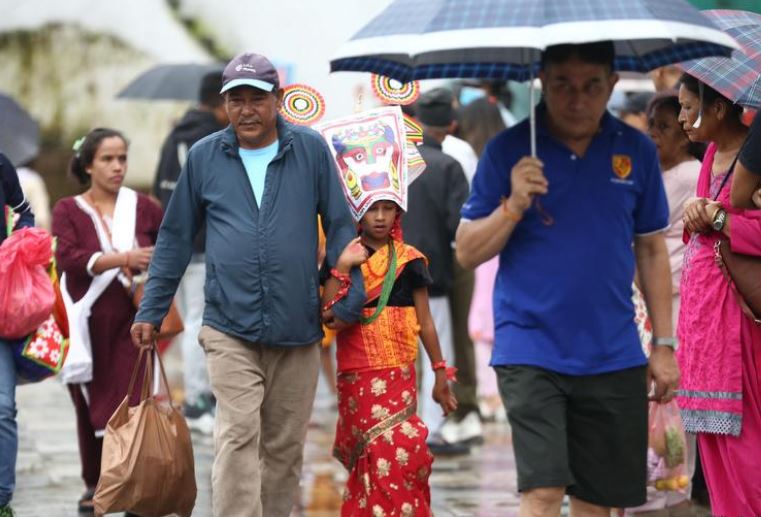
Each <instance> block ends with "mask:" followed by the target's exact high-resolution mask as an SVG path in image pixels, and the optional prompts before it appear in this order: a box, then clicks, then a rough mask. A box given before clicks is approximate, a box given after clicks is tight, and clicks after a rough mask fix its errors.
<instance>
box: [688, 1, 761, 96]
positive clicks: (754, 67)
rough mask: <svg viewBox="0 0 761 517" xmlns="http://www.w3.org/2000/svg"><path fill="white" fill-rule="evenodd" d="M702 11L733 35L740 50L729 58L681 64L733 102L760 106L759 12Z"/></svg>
mask: <svg viewBox="0 0 761 517" xmlns="http://www.w3.org/2000/svg"><path fill="white" fill-rule="evenodd" d="M703 14H705V15H706V16H707V17H708V18H710V19H711V20H712V21H713V22H714V23H715V24H716V25H718V26H719V27H720V28H721V29H722V30H724V31H725V32H726V33H727V34H729V35H730V36H732V37H733V38H735V40H737V42H738V43H739V44H740V46H741V49H740V50H735V51H734V52H732V57H731V58H725V57H706V58H702V59H697V60H693V61H688V62H686V63H682V64H680V67H681V68H682V69H683V70H684V71H685V72H687V73H688V74H690V75H692V76H693V77H696V78H697V79H700V81H702V82H704V83H705V84H707V85H709V86H710V87H711V88H713V89H714V90H716V91H718V92H720V93H721V94H722V95H724V96H725V97H726V98H728V99H729V100H731V101H732V102H735V103H737V104H740V105H742V106H750V107H753V108H761V14H756V13H751V12H747V11H731V10H724V9H718V10H713V11H703Z"/></svg>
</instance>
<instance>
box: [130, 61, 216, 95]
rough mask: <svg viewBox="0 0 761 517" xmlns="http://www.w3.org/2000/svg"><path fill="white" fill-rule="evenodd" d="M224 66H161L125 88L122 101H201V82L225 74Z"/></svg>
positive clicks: (155, 67) (192, 64)
mask: <svg viewBox="0 0 761 517" xmlns="http://www.w3.org/2000/svg"><path fill="white" fill-rule="evenodd" d="M223 69H224V65H223V64H221V63H213V64H197V63H188V64H171V65H158V66H154V67H153V68H151V69H149V70H148V71H146V72H143V73H142V74H140V75H139V76H137V77H136V78H135V79H134V80H133V81H132V82H131V83H129V84H128V85H127V87H126V88H124V89H123V90H122V91H121V92H120V93H119V95H117V97H118V98H120V99H144V100H175V101H197V100H198V90H199V88H200V86H201V79H203V77H204V76H205V75H206V74H209V73H211V72H222V70H223Z"/></svg>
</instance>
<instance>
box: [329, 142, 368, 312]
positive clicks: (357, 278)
mask: <svg viewBox="0 0 761 517" xmlns="http://www.w3.org/2000/svg"><path fill="white" fill-rule="evenodd" d="M321 144H322V145H321V146H320V153H321V155H322V156H321V158H320V164H321V165H320V176H319V187H318V188H319V200H318V211H319V213H320V216H321V217H322V227H323V230H324V231H325V235H326V237H327V244H326V252H327V254H326V256H325V261H326V262H327V264H328V267H330V268H332V267H334V266H335V264H336V261H337V260H338V257H339V256H340V255H341V252H342V251H343V249H344V248H345V247H346V245H347V244H348V243H349V242H350V241H351V240H352V239H353V238H354V237H356V236H357V228H356V224H355V223H354V219H353V218H352V216H351V212H350V211H349V207H348V206H346V200H345V199H344V196H343V191H342V190H341V184H340V183H339V181H338V171H337V170H336V165H335V162H334V161H333V157H332V156H331V154H330V150H329V149H328V146H327V144H326V143H324V142H323V141H322V140H321ZM365 298H366V296H365V284H364V281H363V280H362V271H361V270H360V269H359V268H357V267H355V268H353V269H352V271H351V288H350V289H349V293H348V294H347V295H346V297H345V298H343V299H342V300H341V301H339V302H338V303H337V304H335V305H334V306H333V312H334V314H335V315H336V317H338V318H340V319H341V320H343V321H345V322H346V323H354V322H356V321H358V320H359V318H360V316H361V315H362V307H363V306H364V304H365Z"/></svg>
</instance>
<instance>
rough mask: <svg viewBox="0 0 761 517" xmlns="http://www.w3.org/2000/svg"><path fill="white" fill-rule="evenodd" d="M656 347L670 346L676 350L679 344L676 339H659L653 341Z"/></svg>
mask: <svg viewBox="0 0 761 517" xmlns="http://www.w3.org/2000/svg"><path fill="white" fill-rule="evenodd" d="M653 344H654V345H655V346H669V347H671V348H673V349H674V350H676V348H677V346H678V342H677V340H676V338H675V337H657V338H655V339H654V340H653Z"/></svg>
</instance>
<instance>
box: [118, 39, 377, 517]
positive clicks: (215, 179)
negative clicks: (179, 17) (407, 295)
mask: <svg viewBox="0 0 761 517" xmlns="http://www.w3.org/2000/svg"><path fill="white" fill-rule="evenodd" d="M222 84H223V86H222V91H221V92H220V93H222V94H223V95H224V102H225V108H226V110H227V113H228V116H229V118H230V123H231V125H230V126H228V127H227V128H226V129H224V130H222V131H219V132H217V133H213V134H212V135H209V136H208V137H206V138H203V139H202V140H200V141H199V142H198V143H196V144H195V145H193V147H192V148H191V149H190V151H189V153H188V156H187V161H186V163H185V165H184V167H183V170H182V172H181V174H180V177H179V179H178V181H177V185H176V187H175V190H174V194H173V195H172V198H171V200H170V201H169V204H168V206H167V208H166V213H165V215H164V221H163V223H162V225H161V229H160V231H159V236H158V241H157V243H156V248H155V250H154V253H153V259H152V261H151V266H150V269H149V272H148V276H149V279H148V283H147V285H146V288H145V295H144V297H143V300H142V302H141V304H140V309H139V310H138V313H137V315H136V316H135V324H134V325H133V327H132V337H133V341H134V343H135V345H136V346H150V345H151V344H152V343H153V342H154V339H155V335H156V328H157V327H159V326H160V323H161V321H162V319H163V317H164V316H165V314H166V313H167V310H168V308H169V305H170V302H171V300H172V297H173V296H174V293H175V290H176V289H177V285H178V283H179V281H180V278H181V277H182V274H183V272H184V270H185V268H186V266H187V264H188V262H189V260H190V257H191V255H192V253H193V240H194V238H195V236H196V233H197V232H198V230H199V228H200V227H201V225H202V223H205V224H206V282H205V287H204V295H205V301H206V305H205V309H204V316H203V327H202V328H201V332H200V334H199V341H200V342H201V345H202V346H203V348H204V351H205V352H206V359H207V364H208V369H209V378H210V381H211V387H212V390H213V392H214V395H215V396H216V399H217V412H216V423H215V432H214V436H215V459H214V466H213V469H212V492H213V497H212V503H213V510H214V515H219V516H228V515H229V516H236V517H238V516H253V517H259V516H261V515H266V516H267V517H271V516H272V517H279V516H282V517H286V516H288V515H290V512H291V509H292V507H293V501H294V496H295V495H296V492H297V490H298V485H299V475H300V472H301V464H302V455H303V447H304V440H305V437H306V430H307V424H308V422H309V416H310V413H311V408H312V402H313V400H314V394H315V389H316V386H317V374H318V369H319V354H320V352H319V348H318V343H319V341H320V339H321V337H322V329H321V325H320V308H319V293H318V285H319V283H318V281H319V279H318V270H317V233H318V232H317V216H318V215H320V216H321V219H322V224H323V229H324V230H325V234H326V235H327V258H326V260H327V262H328V264H329V265H330V266H331V267H332V266H333V265H335V263H336V260H337V259H338V256H339V254H340V252H341V250H343V248H344V247H345V246H346V245H347V244H348V243H349V241H350V240H351V239H352V238H354V237H355V236H356V230H355V228H354V223H353V220H352V217H351V215H350V213H349V210H348V207H347V206H346V202H345V201H344V198H343V193H342V190H341V186H340V185H339V183H338V176H337V174H336V171H335V170H334V167H335V166H334V164H333V159H332V157H331V155H330V151H329V150H328V147H327V144H326V143H325V141H324V140H323V139H322V137H321V136H320V135H319V134H318V133H316V132H314V131H312V130H311V129H308V128H305V127H300V126H293V125H291V124H289V123H287V122H286V121H285V120H283V119H282V117H280V116H279V115H278V106H279V104H280V102H281V100H282V90H280V88H279V79H278V74H277V71H276V70H275V68H274V67H273V66H272V63H270V62H269V60H267V58H265V57H263V56H260V55H257V54H251V53H244V54H241V55H239V56H237V57H236V58H234V59H233V60H232V61H231V62H230V63H229V64H228V65H227V67H226V68H225V71H224V74H223V82H222ZM351 278H352V286H351V289H350V290H349V293H348V295H347V296H346V297H345V298H344V299H343V300H342V301H340V302H339V303H337V304H336V305H334V306H333V308H332V314H331V315H330V316H331V317H333V318H335V320H334V323H336V324H340V323H341V322H354V321H356V320H357V319H358V318H359V315H360V314H361V308H362V305H363V303H364V299H365V293H364V287H363V283H362V276H361V273H360V272H359V270H358V269H356V268H355V270H354V271H352V275H351Z"/></svg>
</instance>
